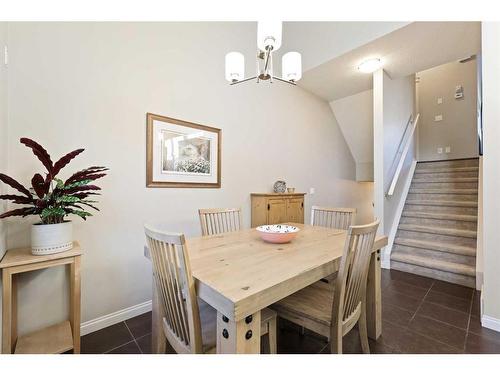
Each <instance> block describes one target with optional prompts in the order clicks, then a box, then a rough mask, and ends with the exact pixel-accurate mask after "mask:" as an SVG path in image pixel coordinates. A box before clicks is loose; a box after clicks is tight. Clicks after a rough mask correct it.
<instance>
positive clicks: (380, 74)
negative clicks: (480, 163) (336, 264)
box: [373, 69, 416, 266]
mask: <svg viewBox="0 0 500 375" xmlns="http://www.w3.org/2000/svg"><path fill="white" fill-rule="evenodd" d="M373 103H374V105H373V108H374V109H373V111H374V177H375V196H374V202H375V216H376V217H378V218H383V226H382V229H381V231H382V232H383V233H384V234H386V235H388V236H389V246H387V248H386V251H385V252H384V254H383V259H382V260H383V265H384V266H388V262H389V252H390V248H391V244H392V241H393V240H394V235H395V229H396V228H397V225H398V223H399V218H400V215H401V209H402V206H403V205H404V201H405V199H406V194H407V192H408V182H409V179H410V178H411V172H412V166H413V164H414V161H415V159H416V156H415V142H414V141H412V144H411V147H410V149H409V152H408V154H407V156H406V159H405V162H404V164H403V168H402V170H401V174H400V177H399V179H398V183H397V185H396V189H395V191H394V194H393V195H392V196H391V197H385V194H386V193H387V191H388V189H389V186H390V184H391V181H392V178H393V176H394V171H395V165H397V162H398V161H399V160H398V159H399V156H398V158H395V157H396V153H397V151H398V146H399V144H400V141H401V139H402V137H403V134H404V131H405V128H406V126H407V122H408V118H409V116H410V115H412V114H414V108H415V76H414V75H410V76H407V77H403V78H398V79H391V78H390V77H389V76H388V75H387V73H386V72H384V71H383V70H382V69H381V70H379V71H377V72H375V73H374V76H373ZM406 137H407V136H405V139H406Z"/></svg>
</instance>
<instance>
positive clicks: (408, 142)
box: [386, 113, 420, 197]
mask: <svg viewBox="0 0 500 375" xmlns="http://www.w3.org/2000/svg"><path fill="white" fill-rule="evenodd" d="M419 118H420V113H419V114H417V117H415V121H414V122H413V126H412V127H411V129H410V134H409V136H408V138H407V139H406V144H405V147H404V149H403V153H402V154H401V158H400V159H399V163H398V166H397V168H396V171H395V172H394V177H393V178H392V182H391V185H390V186H389V190H388V191H387V194H386V196H388V197H390V196H392V195H393V194H394V190H395V189H396V184H397V183H398V180H399V175H400V173H401V170H402V169H403V164H404V161H405V159H406V155H407V154H408V151H409V150H410V145H411V141H412V137H413V133H414V132H415V129H416V127H417V124H418V119H419ZM405 133H406V130H405ZM403 140H404V134H403V139H401V143H402V142H403ZM401 143H400V144H401ZM398 149H399V147H398Z"/></svg>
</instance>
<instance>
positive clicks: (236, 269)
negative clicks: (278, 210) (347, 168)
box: [144, 223, 387, 353]
mask: <svg viewBox="0 0 500 375" xmlns="http://www.w3.org/2000/svg"><path fill="white" fill-rule="evenodd" d="M287 224H291V225H294V226H297V227H299V228H300V231H299V232H298V234H297V237H296V238H295V239H294V240H293V241H291V242H290V243H287V244H272V243H267V242H264V241H263V240H262V239H261V238H260V236H259V233H258V232H257V231H256V230H255V228H253V229H244V230H240V231H236V232H229V233H224V234H219V235H212V236H204V237H194V238H189V239H187V250H188V254H189V258H190V261H191V271H192V275H193V278H194V280H195V285H196V292H197V295H198V297H199V298H201V299H203V300H204V301H205V302H207V303H208V304H209V305H211V306H212V307H213V308H215V309H216V310H217V353H260V311H261V310H262V309H264V308H265V307H268V306H270V305H272V304H273V303H275V302H277V301H279V300H281V299H283V298H285V297H287V296H289V295H290V294H293V293H295V292H296V291H298V290H300V289H303V288H305V287H307V286H308V285H311V284H313V283H315V282H316V281H319V280H321V279H322V278H325V277H327V276H328V275H331V274H332V273H334V272H336V271H337V270H338V268H339V265H340V260H341V258H342V253H343V249H344V244H345V240H346V236H347V231H345V230H338V229H330V228H325V227H319V226H311V225H304V224H296V223H287ZM386 245H387V237H386V236H377V237H376V239H375V243H374V246H373V251H372V257H371V261H370V269H369V273H368V286H367V304H366V307H367V324H368V335H369V337H371V338H372V339H375V340H376V339H377V338H378V337H379V336H380V334H381V333H382V317H381V314H382V303H381V290H380V249H381V248H383V247H384V246H386ZM144 253H145V256H146V257H148V258H149V250H148V248H147V247H145V250H144ZM155 289H156V288H155V283H154V282H153V327H152V330H153V332H152V340H153V352H154V353H164V352H165V345H166V340H165V336H164V334H163V329H162V313H161V305H160V302H159V297H158V294H157V292H156V290H155Z"/></svg>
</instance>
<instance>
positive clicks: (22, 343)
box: [0, 242, 82, 354]
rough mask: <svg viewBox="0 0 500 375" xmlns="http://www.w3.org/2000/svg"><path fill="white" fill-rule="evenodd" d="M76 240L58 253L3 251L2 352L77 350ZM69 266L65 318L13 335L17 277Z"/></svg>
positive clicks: (77, 250)
mask: <svg viewBox="0 0 500 375" xmlns="http://www.w3.org/2000/svg"><path fill="white" fill-rule="evenodd" d="M81 255H82V251H81V249H80V245H79V244H78V242H74V244H73V248H72V249H71V250H68V251H64V252H62V253H58V254H50V255H32V254H31V249H30V248H20V249H13V250H7V252H6V253H5V256H4V257H3V259H2V261H1V262H0V269H2V282H3V284H2V285H3V287H2V301H3V302H2V303H3V305H2V353H4V354H5V353H15V354H17V353H24V354H28V353H63V352H66V351H68V350H71V349H73V353H75V354H77V353H80V261H81ZM63 265H64V266H66V265H68V266H69V267H70V312H69V320H66V321H64V322H62V323H58V324H55V325H53V326H50V327H47V328H44V329H41V330H39V331H36V332H33V333H30V334H28V335H26V336H21V337H19V338H18V337H17V277H18V275H19V274H21V273H24V272H30V271H35V270H40V269H45V268H50V267H55V266H63Z"/></svg>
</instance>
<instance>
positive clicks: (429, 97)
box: [417, 59, 479, 160]
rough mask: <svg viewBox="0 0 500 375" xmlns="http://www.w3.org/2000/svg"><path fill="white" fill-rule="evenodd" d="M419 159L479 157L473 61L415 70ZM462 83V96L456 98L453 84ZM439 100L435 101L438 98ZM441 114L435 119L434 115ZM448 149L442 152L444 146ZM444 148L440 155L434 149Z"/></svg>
mask: <svg viewBox="0 0 500 375" xmlns="http://www.w3.org/2000/svg"><path fill="white" fill-rule="evenodd" d="M417 76H418V77H419V83H418V84H417V85H418V96H419V98H418V102H419V106H418V112H419V113H420V120H419V125H418V127H419V160H446V159H461V158H471V157H477V156H478V153H479V151H478V137H477V120H476V114H477V113H476V105H477V64H476V60H475V59H473V60H469V61H467V62H463V63H460V62H458V61H454V62H451V63H448V64H444V65H440V66H437V67H435V68H432V69H428V70H425V71H423V72H420V73H417ZM458 85H462V87H463V89H464V97H463V98H462V99H455V98H454V95H455V87H456V86H458ZM438 98H441V99H442V103H441V104H438V102H437V99H438ZM436 115H442V116H443V120H442V121H439V122H436V121H434V117H435V116H436ZM448 146H449V147H450V148H451V152H450V153H445V152H444V151H445V148H446V147H448ZM438 147H440V148H442V149H443V153H442V154H438V153H437V148H438Z"/></svg>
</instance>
